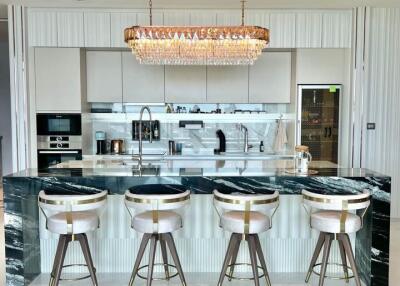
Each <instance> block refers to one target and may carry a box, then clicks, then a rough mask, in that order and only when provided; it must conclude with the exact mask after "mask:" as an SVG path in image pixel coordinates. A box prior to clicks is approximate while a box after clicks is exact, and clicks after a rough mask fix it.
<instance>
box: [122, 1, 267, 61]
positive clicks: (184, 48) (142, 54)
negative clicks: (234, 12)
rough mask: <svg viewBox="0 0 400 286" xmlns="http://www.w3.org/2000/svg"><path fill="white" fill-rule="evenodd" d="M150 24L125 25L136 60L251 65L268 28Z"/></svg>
mask: <svg viewBox="0 0 400 286" xmlns="http://www.w3.org/2000/svg"><path fill="white" fill-rule="evenodd" d="M149 4H150V26H133V27H130V28H127V29H125V42H126V43H128V45H129V47H130V48H131V49H132V52H133V53H134V54H135V55H136V58H137V60H138V61H139V62H140V63H142V64H155V65H249V64H250V65H251V64H253V63H254V61H255V60H257V58H258V56H259V55H260V54H261V52H262V50H263V49H264V48H266V46H267V44H268V42H269V31H268V29H265V28H261V27H257V26H245V25H244V1H242V25H241V26H191V27H183V26H152V3H151V0H150V3H149Z"/></svg>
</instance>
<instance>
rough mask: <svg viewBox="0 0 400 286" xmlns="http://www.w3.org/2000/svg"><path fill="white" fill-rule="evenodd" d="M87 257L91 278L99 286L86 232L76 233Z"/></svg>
mask: <svg viewBox="0 0 400 286" xmlns="http://www.w3.org/2000/svg"><path fill="white" fill-rule="evenodd" d="M76 237H77V239H78V241H79V243H80V245H81V248H82V252H83V256H84V257H85V261H86V264H87V266H88V269H89V273H90V278H91V279H92V282H93V285H94V286H97V285H98V283H97V277H96V268H94V264H93V259H92V255H91V253H90V248H89V242H88V239H87V236H86V234H85V233H83V234H78V235H76Z"/></svg>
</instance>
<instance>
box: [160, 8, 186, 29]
mask: <svg viewBox="0 0 400 286" xmlns="http://www.w3.org/2000/svg"><path fill="white" fill-rule="evenodd" d="M164 25H166V26H188V25H190V14H189V12H188V11H187V10H168V11H166V12H164Z"/></svg>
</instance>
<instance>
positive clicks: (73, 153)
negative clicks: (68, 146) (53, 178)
mask: <svg viewBox="0 0 400 286" xmlns="http://www.w3.org/2000/svg"><path fill="white" fill-rule="evenodd" d="M71 160H82V150H80V149H79V150H38V169H39V170H43V169H47V168H49V167H51V166H54V165H57V164H60V163H62V162H66V161H71Z"/></svg>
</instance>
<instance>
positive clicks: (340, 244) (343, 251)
mask: <svg viewBox="0 0 400 286" xmlns="http://www.w3.org/2000/svg"><path fill="white" fill-rule="evenodd" d="M338 243H339V251H340V257H341V258H342V264H343V272H344V276H345V278H346V282H347V283H349V271H348V269H347V258H346V251H345V250H344V246H343V241H342V240H341V239H340V238H338Z"/></svg>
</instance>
